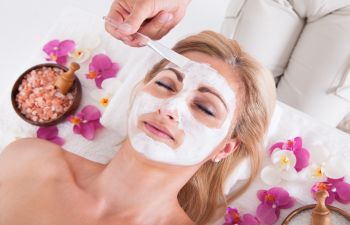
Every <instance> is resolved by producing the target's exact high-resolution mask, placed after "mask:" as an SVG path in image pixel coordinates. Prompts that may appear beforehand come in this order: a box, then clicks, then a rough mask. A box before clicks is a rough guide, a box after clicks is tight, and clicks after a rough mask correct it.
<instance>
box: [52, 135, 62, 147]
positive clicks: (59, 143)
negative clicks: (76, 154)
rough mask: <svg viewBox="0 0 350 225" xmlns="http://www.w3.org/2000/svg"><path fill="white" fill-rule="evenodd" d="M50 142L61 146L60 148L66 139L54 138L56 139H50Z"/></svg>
mask: <svg viewBox="0 0 350 225" xmlns="http://www.w3.org/2000/svg"><path fill="white" fill-rule="evenodd" d="M50 141H51V142H53V143H55V144H57V145H59V146H62V145H64V139H63V138H61V137H54V138H52V139H50Z"/></svg>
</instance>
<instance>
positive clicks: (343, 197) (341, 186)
mask: <svg viewBox="0 0 350 225" xmlns="http://www.w3.org/2000/svg"><path fill="white" fill-rule="evenodd" d="M334 187H335V189H336V195H335V198H336V199H337V200H338V201H339V202H341V203H343V204H348V203H350V184H348V183H345V182H343V181H341V182H338V183H335V184H334Z"/></svg>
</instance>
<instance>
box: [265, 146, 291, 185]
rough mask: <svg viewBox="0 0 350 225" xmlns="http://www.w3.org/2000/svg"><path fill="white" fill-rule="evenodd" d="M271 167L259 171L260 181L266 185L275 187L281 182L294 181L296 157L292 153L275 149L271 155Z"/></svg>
mask: <svg viewBox="0 0 350 225" xmlns="http://www.w3.org/2000/svg"><path fill="white" fill-rule="evenodd" d="M271 160H272V165H269V166H266V167H264V168H263V169H262V171H261V174H260V176H261V179H262V180H263V181H264V182H265V183H266V184H268V185H277V184H279V183H280V182H281V181H282V180H295V179H296V177H297V171H296V170H295V168H294V167H295V165H296V161H297V160H296V157H295V155H294V153H293V152H292V151H289V150H281V149H276V150H274V151H273V152H272V154H271Z"/></svg>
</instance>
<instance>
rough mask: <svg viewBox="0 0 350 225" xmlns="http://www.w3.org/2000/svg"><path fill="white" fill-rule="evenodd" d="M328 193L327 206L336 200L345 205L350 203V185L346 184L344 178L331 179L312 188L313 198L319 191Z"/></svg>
mask: <svg viewBox="0 0 350 225" xmlns="http://www.w3.org/2000/svg"><path fill="white" fill-rule="evenodd" d="M321 190H322V191H327V192H328V197H327V198H326V204H328V205H329V204H332V203H333V201H334V200H337V201H338V202H340V203H343V204H349V203H350V184H349V183H346V182H344V178H339V179H331V178H328V179H327V181H324V182H317V183H316V184H314V185H313V186H312V188H311V192H312V194H313V197H314V198H315V194H316V192H318V191H321Z"/></svg>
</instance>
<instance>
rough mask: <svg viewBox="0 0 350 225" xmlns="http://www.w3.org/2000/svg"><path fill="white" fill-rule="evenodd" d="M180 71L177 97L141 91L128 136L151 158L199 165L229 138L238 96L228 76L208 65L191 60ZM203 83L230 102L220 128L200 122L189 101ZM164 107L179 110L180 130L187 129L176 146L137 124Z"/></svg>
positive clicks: (180, 163)
mask: <svg viewBox="0 0 350 225" xmlns="http://www.w3.org/2000/svg"><path fill="white" fill-rule="evenodd" d="M177 70H179V71H180V72H181V73H182V74H184V78H183V81H182V82H183V87H182V89H181V90H180V91H179V92H178V93H176V94H175V95H174V96H172V97H170V98H166V99H162V98H157V97H154V96H152V95H151V94H149V93H147V92H143V91H140V92H139V93H138V95H137V96H136V97H135V100H134V103H133V106H132V108H131V110H130V115H129V120H128V135H129V138H130V141H131V144H132V146H133V148H135V150H136V151H138V152H139V153H141V154H143V155H144V156H145V157H146V158H148V159H151V160H154V161H158V162H163V163H168V164H173V165H183V166H189V165H196V164H198V163H200V162H202V161H203V160H204V159H205V158H206V157H208V156H209V154H211V153H212V151H213V150H214V149H215V148H216V147H217V146H218V145H219V143H220V142H221V141H222V140H223V139H224V138H225V137H226V135H227V133H228V130H229V128H230V125H231V122H232V119H233V116H234V111H235V108H236V97H235V94H234V92H233V90H232V89H231V87H230V85H229V84H228V82H227V81H226V80H225V78H224V77H222V75H220V74H218V72H217V71H216V70H214V69H213V68H211V67H210V66H209V65H207V64H202V63H196V62H191V63H189V64H188V65H186V66H185V67H184V68H182V69H178V68H177ZM203 84H206V85H208V86H211V87H213V88H215V89H216V90H218V91H220V95H221V96H222V97H223V98H224V101H225V102H226V105H227V108H228V111H227V116H226V118H225V120H224V122H223V123H222V125H221V127H220V128H210V127H208V126H206V125H205V124H203V123H202V122H200V121H198V120H197V119H196V118H195V117H194V116H193V115H192V112H191V109H190V108H189V105H188V103H187V101H186V99H187V97H188V96H189V95H190V94H191V93H193V91H194V90H197V89H198V88H199V87H200V86H201V85H203ZM161 107H162V108H163V109H164V108H165V109H167V110H170V111H173V112H177V116H178V118H179V121H178V129H180V130H183V131H184V139H183V142H182V144H181V145H180V146H179V147H177V148H176V149H173V148H171V147H170V146H169V145H167V144H166V143H165V142H161V141H159V140H155V139H153V138H151V137H150V136H148V135H147V134H146V133H145V132H144V131H143V130H140V129H139V128H138V127H137V123H138V119H139V117H140V116H141V115H143V114H146V113H153V112H157V110H158V109H159V108H161ZM175 138H176V137H175Z"/></svg>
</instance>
